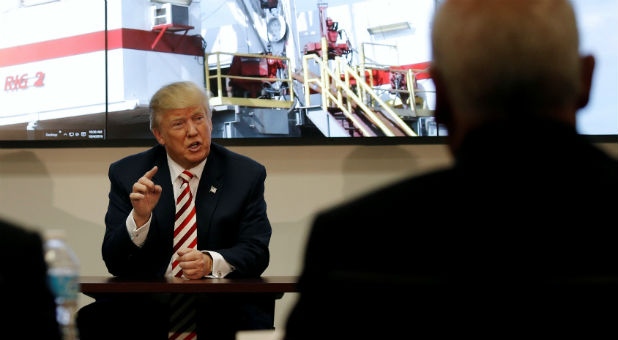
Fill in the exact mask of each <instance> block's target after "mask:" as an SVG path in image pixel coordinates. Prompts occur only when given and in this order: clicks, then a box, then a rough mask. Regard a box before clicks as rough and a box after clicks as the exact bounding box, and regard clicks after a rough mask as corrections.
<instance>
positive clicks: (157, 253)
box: [86, 82, 272, 335]
mask: <svg viewBox="0 0 618 340" xmlns="http://www.w3.org/2000/svg"><path fill="white" fill-rule="evenodd" d="M150 108H151V129H152V132H153V134H154V136H155V137H156V139H157V141H158V142H159V145H157V146H155V147H153V148H151V149H149V150H147V151H145V152H142V153H139V154H136V155H132V156H129V157H126V158H124V159H122V160H119V161H117V162H115V163H113V164H112V165H111V166H110V170H109V178H110V182H111V188H110V193H109V207H108V211H107V214H106V216H105V223H106V231H105V238H104V241H103V248H102V250H103V259H104V261H105V263H106V265H107V268H108V269H109V271H110V273H112V274H114V275H116V276H120V277H140V278H155V277H164V276H166V277H172V276H176V277H182V278H185V279H202V278H204V277H214V278H223V277H259V276H260V275H261V274H262V273H263V272H264V270H265V269H266V267H267V266H268V262H269V251H268V243H269V240H270V235H271V227H270V224H269V221H268V218H267V215H266V202H265V201H264V180H265V178H266V170H265V169H264V167H263V166H262V165H260V164H259V163H257V162H255V161H253V160H251V159H249V158H247V157H244V156H241V155H239V154H236V153H233V152H231V151H228V150H226V149H225V148H223V147H221V146H219V145H216V144H213V143H211V138H210V136H211V131H212V122H211V111H210V107H209V104H208V96H207V95H206V93H205V92H204V90H203V89H202V88H200V87H198V86H197V85H195V84H194V83H191V82H178V83H173V84H170V85H167V86H165V87H163V88H162V89H160V90H159V91H158V92H157V93H156V94H155V95H154V96H153V98H152V100H151V103H150ZM182 173H185V174H187V173H188V174H189V175H187V176H188V177H186V178H185V179H182V176H185V175H182ZM185 190H186V191H185ZM185 193H186V195H185ZM187 197H188V199H187ZM181 198H182V200H183V201H182V202H185V203H186V206H185V205H184V204H185V203H181V205H183V207H182V208H181V207H180V206H179V207H177V202H181ZM185 200H186V201H185ZM191 205H194V211H193V209H192V207H191ZM183 221H184V222H183ZM183 228H184V229H183ZM192 240H193V241H192ZM222 303H223V304H224V305H217V304H215V303H213V302H212V301H210V304H211V305H210V306H209V309H208V310H209V311H215V312H213V313H209V314H208V316H207V317H200V319H202V320H204V319H206V318H209V319H211V320H210V321H213V320H214V319H216V318H217V317H218V316H219V315H221V314H225V313H222V311H223V310H227V311H228V312H229V311H231V310H232V309H234V308H235V307H234V308H231V307H229V306H230V305H231V304H234V303H236V302H234V300H233V299H228V300H224V301H222ZM271 303H272V301H271ZM138 304H145V305H146V306H149V307H148V308H147V309H148V310H149V314H153V313H150V312H151V311H153V310H156V309H157V308H156V307H153V306H152V305H151V303H150V302H144V301H142V302H140V303H138ZM240 304H241V305H242V304H244V302H241V303H240ZM257 305H258V307H255V306H252V307H247V308H249V309H251V311H252V312H251V313H250V314H252V315H249V316H243V315H241V314H237V313H236V311H233V313H232V312H230V313H232V314H229V315H233V316H234V317H237V318H241V319H242V320H229V318H222V319H221V320H219V321H218V322H213V323H212V324H211V325H209V326H208V327H210V328H211V329H213V330H215V331H216V329H217V327H219V329H220V328H223V327H224V326H223V325H221V324H220V322H226V325H225V327H228V328H230V329H231V328H242V327H257V328H261V327H267V326H266V324H268V322H270V326H271V327H272V315H266V316H264V315H263V314H264V313H257V312H264V311H263V310H260V307H259V305H260V304H259V303H257ZM244 307H246V306H243V307H238V308H241V309H242V308H244ZM271 312H272V311H271ZM159 314H160V313H159ZM257 314H259V315H257ZM266 314H268V313H266ZM153 317H155V318H156V317H157V316H153ZM243 318H244V319H243ZM256 318H257V321H256ZM260 318H264V320H266V323H264V322H263V321H264V320H262V319H260ZM160 323H162V324H165V321H164V320H162V321H161V322H160ZM218 323H219V324H218ZM205 325H206V323H205ZM215 325H216V326H215ZM199 327H200V325H199V324H198V328H199ZM86 332H88V331H86ZM201 332H202V334H210V335H212V334H213V332H210V331H207V330H205V329H203V330H202V331H201ZM88 333H90V332H88ZM138 334H141V335H143V333H138ZM232 334H233V333H232ZM228 335H229V334H228Z"/></svg>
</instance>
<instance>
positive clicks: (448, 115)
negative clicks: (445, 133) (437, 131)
mask: <svg viewBox="0 0 618 340" xmlns="http://www.w3.org/2000/svg"><path fill="white" fill-rule="evenodd" d="M429 72H430V74H431V79H432V80H433V83H434V85H435V87H436V110H435V113H434V115H435V117H436V121H437V122H438V123H439V124H444V125H445V126H446V128H447V129H448V130H450V129H451V128H452V125H453V111H452V109H451V102H450V100H449V96H448V93H447V89H446V86H445V84H444V78H443V77H442V74H441V73H440V71H438V70H436V69H435V68H433V67H432V68H431V69H430V71H429Z"/></svg>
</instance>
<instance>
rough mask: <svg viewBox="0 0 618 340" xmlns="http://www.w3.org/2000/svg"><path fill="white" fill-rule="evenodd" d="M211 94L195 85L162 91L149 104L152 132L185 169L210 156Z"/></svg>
mask: <svg viewBox="0 0 618 340" xmlns="http://www.w3.org/2000/svg"><path fill="white" fill-rule="evenodd" d="M208 99H209V98H208V94H207V93H206V92H205V91H204V89H203V88H201V87H199V86H197V85H196V84H195V83H192V82H188V81H187V82H177V83H172V84H169V85H166V86H164V87H162V88H161V89H160V90H159V91H157V93H155V94H154V96H152V99H151V100H150V128H151V130H152V133H153V134H154V136H155V137H156V139H157V141H158V142H159V144H161V145H163V146H165V149H166V151H167V154H168V155H169V156H170V157H171V158H172V159H173V160H174V161H175V162H176V163H178V164H179V165H181V166H182V167H183V168H185V169H190V168H192V167H194V166H196V165H197V164H199V163H200V162H201V161H203V160H204V159H205V158H206V157H207V156H208V154H209V153H210V136H211V132H212V122H211V110H210V106H209V104H208Z"/></svg>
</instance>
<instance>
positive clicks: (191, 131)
mask: <svg viewBox="0 0 618 340" xmlns="http://www.w3.org/2000/svg"><path fill="white" fill-rule="evenodd" d="M187 135H188V136H195V135H197V126H196V125H195V123H194V122H192V121H189V123H188V124H187Z"/></svg>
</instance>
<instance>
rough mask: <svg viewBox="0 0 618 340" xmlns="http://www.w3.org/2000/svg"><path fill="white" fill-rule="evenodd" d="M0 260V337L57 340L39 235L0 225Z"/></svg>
mask: <svg viewBox="0 0 618 340" xmlns="http://www.w3.org/2000/svg"><path fill="white" fill-rule="evenodd" d="M0 258H2V259H3V263H2V266H0V296H1V298H0V301H2V310H3V313H2V314H3V317H2V318H0V329H1V330H2V336H0V337H1V338H3V339H20V338H28V339H60V332H59V328H58V324H57V322H56V304H55V303H54V298H53V296H52V294H51V292H50V290H49V288H48V286H47V282H46V277H47V266H46V264H45V261H44V259H43V248H42V245H41V239H40V238H39V236H38V234H36V233H33V232H27V231H24V230H22V229H20V228H18V227H15V226H13V225H10V224H8V223H5V222H2V221H0Z"/></svg>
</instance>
